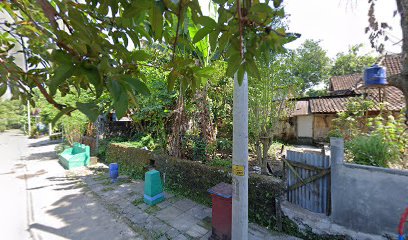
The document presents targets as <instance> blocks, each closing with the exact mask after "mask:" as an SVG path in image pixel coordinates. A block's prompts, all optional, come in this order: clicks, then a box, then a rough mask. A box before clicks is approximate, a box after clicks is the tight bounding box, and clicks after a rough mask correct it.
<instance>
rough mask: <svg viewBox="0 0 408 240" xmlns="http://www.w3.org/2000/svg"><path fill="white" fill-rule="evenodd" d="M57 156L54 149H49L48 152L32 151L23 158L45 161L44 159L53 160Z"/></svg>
mask: <svg viewBox="0 0 408 240" xmlns="http://www.w3.org/2000/svg"><path fill="white" fill-rule="evenodd" d="M57 158H58V155H57V153H56V152H55V151H49V152H40V153H32V154H30V155H29V156H27V157H25V158H23V160H40V161H46V160H54V159H57Z"/></svg>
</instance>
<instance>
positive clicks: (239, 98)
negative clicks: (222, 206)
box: [232, 73, 248, 240]
mask: <svg viewBox="0 0 408 240" xmlns="http://www.w3.org/2000/svg"><path fill="white" fill-rule="evenodd" d="M232 164H233V166H232V173H233V174H232V188H233V192H232V239H234V240H247V239H248V76H247V74H246V73H245V74H244V80H243V81H242V84H241V86H239V84H238V77H237V74H235V77H234V105H233V147H232Z"/></svg>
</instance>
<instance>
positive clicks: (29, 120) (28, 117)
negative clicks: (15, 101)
mask: <svg viewBox="0 0 408 240" xmlns="http://www.w3.org/2000/svg"><path fill="white" fill-rule="evenodd" d="M27 120H28V136H30V134H31V110H30V101H28V100H27Z"/></svg>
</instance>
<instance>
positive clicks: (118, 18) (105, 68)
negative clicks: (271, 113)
mask: <svg viewBox="0 0 408 240" xmlns="http://www.w3.org/2000/svg"><path fill="white" fill-rule="evenodd" d="M213 3H214V4H215V5H216V7H217V17H216V18H210V17H208V16H204V15H203V14H202V12H201V9H200V6H199V2H198V0H175V1H170V0H158V1H151V0H138V1H127V0H86V1H84V2H81V1H73V0H51V1H47V0H37V1H30V0H22V1H11V2H9V1H2V2H1V3H0V10H2V11H3V12H7V14H8V15H10V18H11V19H12V21H6V22H3V23H0V27H1V28H2V30H3V32H6V33H5V34H1V35H0V64H1V65H3V67H2V68H0V69H1V70H0V75H1V78H0V79H1V80H0V93H4V91H5V90H4V89H5V88H6V87H5V86H6V85H8V86H9V87H10V89H11V92H12V94H13V96H14V97H20V98H22V99H23V100H30V99H32V89H34V88H38V89H39V90H40V92H41V94H43V95H44V97H45V98H46V100H47V101H48V102H49V103H50V104H52V105H53V106H54V107H56V108H57V109H59V110H60V111H61V112H62V113H64V114H70V113H71V112H72V111H74V110H76V109H78V110H79V111H81V112H83V113H85V114H86V115H87V116H88V117H89V118H90V119H91V120H95V118H96V116H97V115H98V113H99V112H100V111H102V110H106V109H103V106H102V105H101V103H100V98H101V96H102V94H103V93H104V92H106V93H107V94H108V95H109V96H110V99H111V101H110V103H109V105H108V108H113V109H115V111H116V113H117V115H118V116H119V117H121V116H123V115H125V114H126V112H127V109H128V108H129V106H131V105H134V104H135V102H136V98H137V95H139V94H149V93H150V91H149V89H148V88H147V87H146V84H145V82H146V75H145V73H144V71H143V69H145V68H158V69H161V71H163V72H165V73H167V82H168V88H169V89H173V88H174V87H175V86H176V85H177V86H180V89H181V90H182V91H186V90H187V89H191V90H193V91H194V90H195V89H197V88H199V87H200V86H201V85H202V81H203V79H206V78H211V75H212V71H213V70H212V69H211V67H210V66H206V64H202V62H201V63H200V61H197V59H200V58H201V59H205V58H206V57H207V55H206V54H208V53H209V51H205V49H204V47H207V48H208V47H209V48H211V49H212V52H216V51H217V56H218V57H222V58H224V59H227V61H228V67H227V69H226V74H227V75H229V76H232V75H233V74H235V73H236V72H237V73H238V77H239V82H241V81H242V78H243V73H244V71H247V72H248V73H249V75H251V76H254V77H259V71H258V67H257V65H256V59H257V58H258V56H259V55H260V53H262V52H270V51H276V50H279V49H282V46H283V44H285V43H287V42H289V41H292V40H294V39H295V38H296V36H295V35H293V34H287V33H286V32H285V29H284V28H283V27H273V23H274V22H275V21H279V19H282V18H284V17H285V12H284V9H283V7H282V6H281V1H280V0H277V1H273V3H272V2H271V3H270V2H269V1H268V0H265V1H259V0H253V1H250V0H244V1H232V0H213ZM204 38H207V39H208V42H209V46H205V45H204V44H203V42H201V41H202V40H203V39H204ZM158 43H161V44H160V45H157V44H158ZM13 44H17V45H21V46H22V48H23V52H24V53H25V56H26V58H27V63H28V69H27V71H25V70H26V69H24V68H23V67H22V66H17V65H16V64H15V63H14V58H13V57H12V55H11V54H10V52H11V50H12V49H13ZM152 45H154V46H156V47H158V49H159V50H160V51H164V52H167V53H168V57H167V58H165V59H157V58H156V55H154V54H151V52H148V51H146V50H145V47H146V46H152ZM244 49H245V51H243V50H244ZM84 91H85V92H87V91H90V92H92V94H93V97H92V100H91V101H88V102H80V101H78V102H76V103H75V104H72V105H71V104H70V105H67V104H62V103H59V102H57V101H56V99H55V98H54V96H55V95H56V94H57V92H60V94H61V95H62V96H64V95H66V94H69V93H75V94H77V95H80V94H81V93H82V92H84ZM0 95H1V94H0ZM31 103H32V104H33V105H34V102H33V101H31Z"/></svg>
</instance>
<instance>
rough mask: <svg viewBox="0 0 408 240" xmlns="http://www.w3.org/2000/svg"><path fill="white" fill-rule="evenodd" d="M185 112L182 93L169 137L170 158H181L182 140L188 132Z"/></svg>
mask: <svg viewBox="0 0 408 240" xmlns="http://www.w3.org/2000/svg"><path fill="white" fill-rule="evenodd" d="M185 118H186V117H185V112H184V99H183V96H182V94H181V93H180V95H179V98H178V100H177V107H176V110H175V111H174V121H173V126H172V128H171V133H170V136H169V147H168V152H169V155H170V156H173V157H181V153H182V151H181V148H182V139H183V136H184V134H185V132H186V124H185V122H186V121H185Z"/></svg>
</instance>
